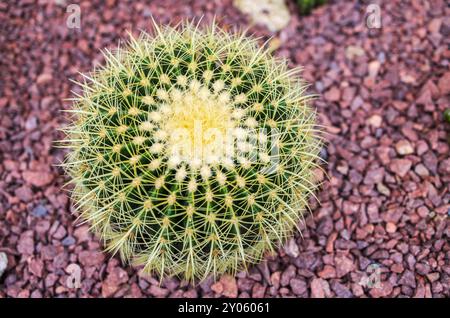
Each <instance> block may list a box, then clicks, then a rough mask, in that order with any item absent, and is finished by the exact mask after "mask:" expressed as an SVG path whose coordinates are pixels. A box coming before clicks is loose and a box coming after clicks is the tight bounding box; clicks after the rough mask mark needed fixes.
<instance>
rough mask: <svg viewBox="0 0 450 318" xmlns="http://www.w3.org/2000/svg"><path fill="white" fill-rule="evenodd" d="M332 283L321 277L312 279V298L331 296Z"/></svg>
mask: <svg viewBox="0 0 450 318" xmlns="http://www.w3.org/2000/svg"><path fill="white" fill-rule="evenodd" d="M330 294H331V292H330V285H329V284H328V282H327V281H326V280H324V279H321V278H314V279H313V280H312V281H311V297H312V298H325V297H329V296H330Z"/></svg>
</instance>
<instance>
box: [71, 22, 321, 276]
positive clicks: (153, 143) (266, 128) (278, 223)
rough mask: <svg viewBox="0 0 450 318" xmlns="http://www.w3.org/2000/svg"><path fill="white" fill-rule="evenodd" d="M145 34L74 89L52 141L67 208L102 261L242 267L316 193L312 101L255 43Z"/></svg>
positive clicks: (152, 268) (185, 269)
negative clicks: (99, 245)
mask: <svg viewBox="0 0 450 318" xmlns="http://www.w3.org/2000/svg"><path fill="white" fill-rule="evenodd" d="M155 29H156V31H155V34H154V35H149V34H146V33H143V34H142V35H141V36H140V37H139V38H138V39H134V38H131V40H130V42H129V44H128V45H126V46H125V47H122V48H119V49H118V50H117V51H115V52H112V53H111V52H109V51H106V52H105V58H106V63H105V66H103V67H101V68H100V69H98V70H96V71H95V72H93V73H92V74H91V75H90V76H86V78H87V80H86V81H85V82H84V83H80V85H82V87H83V89H84V92H83V94H81V95H79V96H77V97H76V98H75V100H76V102H75V103H74V109H73V110H71V112H72V113H74V115H75V116H74V117H75V118H74V121H73V123H72V124H71V125H70V127H68V128H67V129H66V132H67V134H68V137H67V139H66V140H65V142H66V143H67V145H66V146H67V147H68V148H70V149H71V151H70V153H69V155H68V157H67V159H66V162H65V167H66V169H67V170H68V173H69V174H70V175H71V176H72V180H73V183H74V184H75V187H74V190H73V200H74V202H75V203H76V207H77V208H78V210H79V211H80V212H81V217H82V218H83V219H84V220H86V221H88V222H89V224H91V226H92V229H93V231H95V232H96V233H97V234H98V235H99V236H100V237H101V238H102V239H103V241H104V244H105V246H106V249H107V250H108V251H111V252H113V253H119V254H120V256H121V257H122V259H123V260H125V261H128V262H131V263H133V264H135V265H138V266H142V267H143V271H144V272H157V273H158V274H159V275H160V277H163V276H164V275H177V276H180V277H183V278H185V279H187V280H191V281H193V280H196V279H202V278H205V277H206V276H208V275H209V274H211V273H213V274H214V275H217V274H220V273H224V272H234V271H236V270H238V269H243V268H245V267H246V266H247V265H248V264H250V263H255V262H258V261H259V260H260V259H261V257H262V256H263V254H264V253H265V252H267V251H274V249H275V248H276V247H277V246H279V245H280V244H282V242H283V241H284V239H285V238H286V237H288V236H289V235H290V234H292V232H293V230H294V229H295V228H296V225H297V224H298V222H299V221H300V220H301V218H302V214H303V212H304V211H305V209H306V205H307V199H308V197H309V195H310V194H312V193H313V191H314V190H315V188H316V185H315V183H314V175H313V169H314V168H315V167H317V164H316V162H317V160H316V159H317V158H318V153H319V150H320V148H321V142H320V138H319V137H318V134H317V130H316V123H315V120H316V118H315V113H314V112H313V111H312V110H311V108H310V107H309V106H308V102H309V100H310V98H311V96H308V95H306V94H305V86H304V84H303V83H302V82H301V81H299V80H298V79H297V77H296V74H298V69H295V70H289V69H288V68H287V65H286V62H285V61H282V60H278V59H275V58H273V57H272V56H271V55H270V53H269V52H268V50H267V49H263V48H260V47H259V46H258V44H257V41H256V40H255V39H250V38H247V37H246V36H244V35H243V34H228V33H226V32H224V31H223V30H221V29H219V28H217V27H216V26H214V25H212V26H210V27H208V28H205V29H204V30H200V29H199V28H197V27H196V26H194V25H192V24H183V25H182V26H181V27H179V28H171V27H158V26H156V25H155ZM211 131H213V132H214V133H211ZM220 134H222V135H226V136H227V137H229V135H230V136H231V137H232V138H231V139H230V138H222V139H221V138H218V137H217V138H216V137H215V135H220ZM223 139H226V140H227V142H224V141H223ZM230 140H231V141H230ZM197 144H198V145H199V147H196V146H197ZM225 144H226V145H227V147H223V145H225ZM261 145H264V147H262V146H261ZM228 146H231V147H232V148H233V149H234V152H233V154H232V155H231V156H230V155H229V151H228V150H229V147H228ZM224 148H227V149H228V150H227V151H225V150H224ZM275 150H276V151H275Z"/></svg>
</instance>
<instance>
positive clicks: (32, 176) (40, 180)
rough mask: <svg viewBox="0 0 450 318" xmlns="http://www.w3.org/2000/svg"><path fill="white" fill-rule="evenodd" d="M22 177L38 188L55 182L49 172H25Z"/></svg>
mask: <svg viewBox="0 0 450 318" xmlns="http://www.w3.org/2000/svg"><path fill="white" fill-rule="evenodd" d="M22 175H23V179H24V180H25V181H26V182H27V183H28V184H30V185H34V186H36V187H43V186H46V185H48V184H50V183H51V182H52V181H53V175H52V174H51V173H50V172H47V171H25V172H23V174H22Z"/></svg>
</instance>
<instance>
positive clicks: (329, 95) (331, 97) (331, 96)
mask: <svg viewBox="0 0 450 318" xmlns="http://www.w3.org/2000/svg"><path fill="white" fill-rule="evenodd" d="M324 97H325V99H326V100H327V101H329V102H337V101H339V99H340V98H341V92H340V91H339V89H338V88H337V87H335V86H333V87H332V88H331V89H330V90H329V91H327V92H325V94H324Z"/></svg>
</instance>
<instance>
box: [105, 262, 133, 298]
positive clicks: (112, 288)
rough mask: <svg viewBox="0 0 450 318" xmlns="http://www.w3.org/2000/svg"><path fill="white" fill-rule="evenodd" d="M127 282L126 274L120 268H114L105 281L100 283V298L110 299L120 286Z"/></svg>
mask: <svg viewBox="0 0 450 318" xmlns="http://www.w3.org/2000/svg"><path fill="white" fill-rule="evenodd" d="M127 281H128V274H127V272H126V271H124V270H123V269H121V268H120V267H114V268H113V270H112V271H111V272H110V273H109V275H108V277H106V280H105V281H103V283H102V297H104V298H106V297H111V296H113V295H114V293H115V292H116V291H117V290H118V289H119V288H120V285H121V284H123V283H126V282H127Z"/></svg>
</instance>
